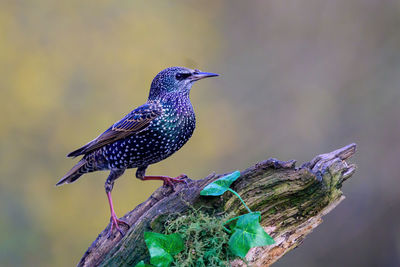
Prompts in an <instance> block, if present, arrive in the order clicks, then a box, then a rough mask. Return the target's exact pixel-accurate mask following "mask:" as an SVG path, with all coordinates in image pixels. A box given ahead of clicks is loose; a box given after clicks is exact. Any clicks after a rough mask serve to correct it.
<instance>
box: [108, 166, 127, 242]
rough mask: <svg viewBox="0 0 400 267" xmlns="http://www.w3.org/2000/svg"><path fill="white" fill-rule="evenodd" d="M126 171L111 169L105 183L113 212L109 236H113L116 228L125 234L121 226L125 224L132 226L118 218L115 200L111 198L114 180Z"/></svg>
mask: <svg viewBox="0 0 400 267" xmlns="http://www.w3.org/2000/svg"><path fill="white" fill-rule="evenodd" d="M124 171H125V170H111V172H110V175H109V176H108V178H107V181H106V183H105V185H104V187H105V189H106V194H107V198H108V204H109V205H110V212H111V217H110V223H111V226H110V229H109V231H108V235H107V237H108V238H110V237H111V235H112V232H113V230H114V228H116V229H117V230H118V232H120V233H121V235H122V236H124V235H125V233H124V232H123V231H122V229H121V228H120V227H119V226H120V225H124V226H127V227H128V229H129V227H130V226H129V224H128V223H126V222H125V221H123V220H120V219H118V217H117V215H116V214H115V211H114V205H113V201H112V198H111V191H112V189H113V187H114V181H115V180H116V179H117V178H118V177H120V176H121V175H122V174H123V173H124Z"/></svg>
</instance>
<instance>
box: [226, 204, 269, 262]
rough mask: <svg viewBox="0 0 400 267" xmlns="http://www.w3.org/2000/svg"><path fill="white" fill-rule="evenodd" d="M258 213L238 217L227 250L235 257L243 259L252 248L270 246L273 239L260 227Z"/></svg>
mask: <svg viewBox="0 0 400 267" xmlns="http://www.w3.org/2000/svg"><path fill="white" fill-rule="evenodd" d="M260 218H261V215H260V213H259V212H252V213H247V214H245V215H242V216H240V217H239V219H238V220H237V222H236V225H235V227H234V228H233V231H234V232H233V234H232V236H231V238H230V239H229V248H230V249H231V251H232V252H233V254H235V255H236V256H239V257H241V258H244V257H245V256H246V254H247V252H248V251H249V250H250V249H251V248H253V247H259V246H266V245H272V244H274V243H275V241H274V239H273V238H272V237H271V236H269V235H268V234H267V233H266V232H265V231H264V229H263V228H262V227H261V225H260Z"/></svg>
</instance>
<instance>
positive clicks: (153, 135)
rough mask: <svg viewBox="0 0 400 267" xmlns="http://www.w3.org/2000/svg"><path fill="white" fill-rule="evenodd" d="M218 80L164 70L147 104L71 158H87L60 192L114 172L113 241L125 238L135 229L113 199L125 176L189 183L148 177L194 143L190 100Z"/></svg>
mask: <svg viewBox="0 0 400 267" xmlns="http://www.w3.org/2000/svg"><path fill="white" fill-rule="evenodd" d="M216 76H219V75H218V74H216V73H211V72H202V71H200V70H198V69H189V68H185V67H170V68H166V69H164V70H162V71H161V72H159V73H158V74H157V75H156V76H155V78H154V79H153V81H152V83H151V86H150V92H149V96H148V99H147V102H146V103H145V104H143V105H141V106H139V107H138V108H136V109H134V110H133V111H131V112H129V113H128V114H127V115H126V116H125V117H123V118H122V119H121V120H119V121H117V122H116V123H114V124H113V125H112V126H111V127H109V128H108V129H107V130H106V131H104V132H103V133H102V134H100V135H99V136H98V137H96V138H95V139H93V140H92V141H90V142H89V143H87V144H86V145H84V146H82V147H81V148H79V149H76V150H74V151H72V152H71V153H69V154H68V155H67V157H78V156H83V157H82V158H81V159H80V161H79V162H78V163H77V164H76V165H75V166H74V167H73V168H72V169H71V170H70V171H69V172H67V174H65V175H64V177H62V178H61V179H60V181H59V182H57V184H56V185H57V186H59V185H62V184H69V183H73V182H75V181H76V180H77V179H78V178H80V177H81V176H82V175H83V174H85V173H90V172H95V171H103V170H109V171H110V173H109V176H108V178H107V180H106V182H105V185H104V187H105V191H106V194H107V198H108V204H109V207H110V213H111V216H110V223H111V226H110V228H109V232H108V237H110V236H111V235H112V233H113V231H114V229H116V230H117V231H118V232H119V233H120V234H121V235H122V236H124V234H125V233H124V231H123V230H122V229H121V227H120V226H125V227H127V228H128V229H129V224H128V223H127V222H125V221H124V220H122V219H119V218H118V217H117V215H116V213H115V211H114V205H113V201H112V197H111V191H112V189H113V187H114V182H115V180H116V179H118V178H119V177H120V176H121V175H123V174H124V172H125V170H127V169H131V168H137V170H136V177H137V178H138V179H140V180H143V181H145V180H162V181H163V182H164V185H166V186H172V187H173V186H174V184H175V183H180V182H185V179H184V178H185V177H186V176H185V175H180V176H178V177H169V176H146V175H145V173H146V169H147V167H148V166H149V165H151V164H154V163H157V162H160V161H162V160H164V159H166V158H168V157H169V156H171V155H172V154H174V153H175V152H176V151H178V150H179V149H180V148H181V147H182V146H183V145H184V144H185V143H186V142H187V141H188V140H189V139H190V137H191V136H192V134H193V132H194V130H195V126H196V116H195V112H194V110H193V106H192V104H191V102H190V97H189V93H190V90H191V88H192V85H193V84H194V82H196V81H199V80H201V79H204V78H209V77H216Z"/></svg>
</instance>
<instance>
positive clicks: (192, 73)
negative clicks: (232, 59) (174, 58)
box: [149, 67, 218, 99]
mask: <svg viewBox="0 0 400 267" xmlns="http://www.w3.org/2000/svg"><path fill="white" fill-rule="evenodd" d="M215 76H218V74H215V73H210V72H202V71H199V70H192V69H188V68H184V67H170V68H167V69H164V70H162V71H160V72H159V73H158V74H157V75H156V77H155V78H154V79H153V82H152V83H151V88H150V95H149V99H158V98H160V97H162V96H163V95H165V94H168V93H172V92H181V93H187V94H189V92H190V89H191V88H192V85H193V83H194V82H195V81H198V80H201V79H204V78H208V77H215Z"/></svg>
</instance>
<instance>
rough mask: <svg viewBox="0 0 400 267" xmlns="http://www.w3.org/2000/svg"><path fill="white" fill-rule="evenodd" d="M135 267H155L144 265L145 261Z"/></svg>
mask: <svg viewBox="0 0 400 267" xmlns="http://www.w3.org/2000/svg"><path fill="white" fill-rule="evenodd" d="M135 267H153V265H150V264H147V263H144V261H141V262H138V264H136V265H135Z"/></svg>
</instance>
